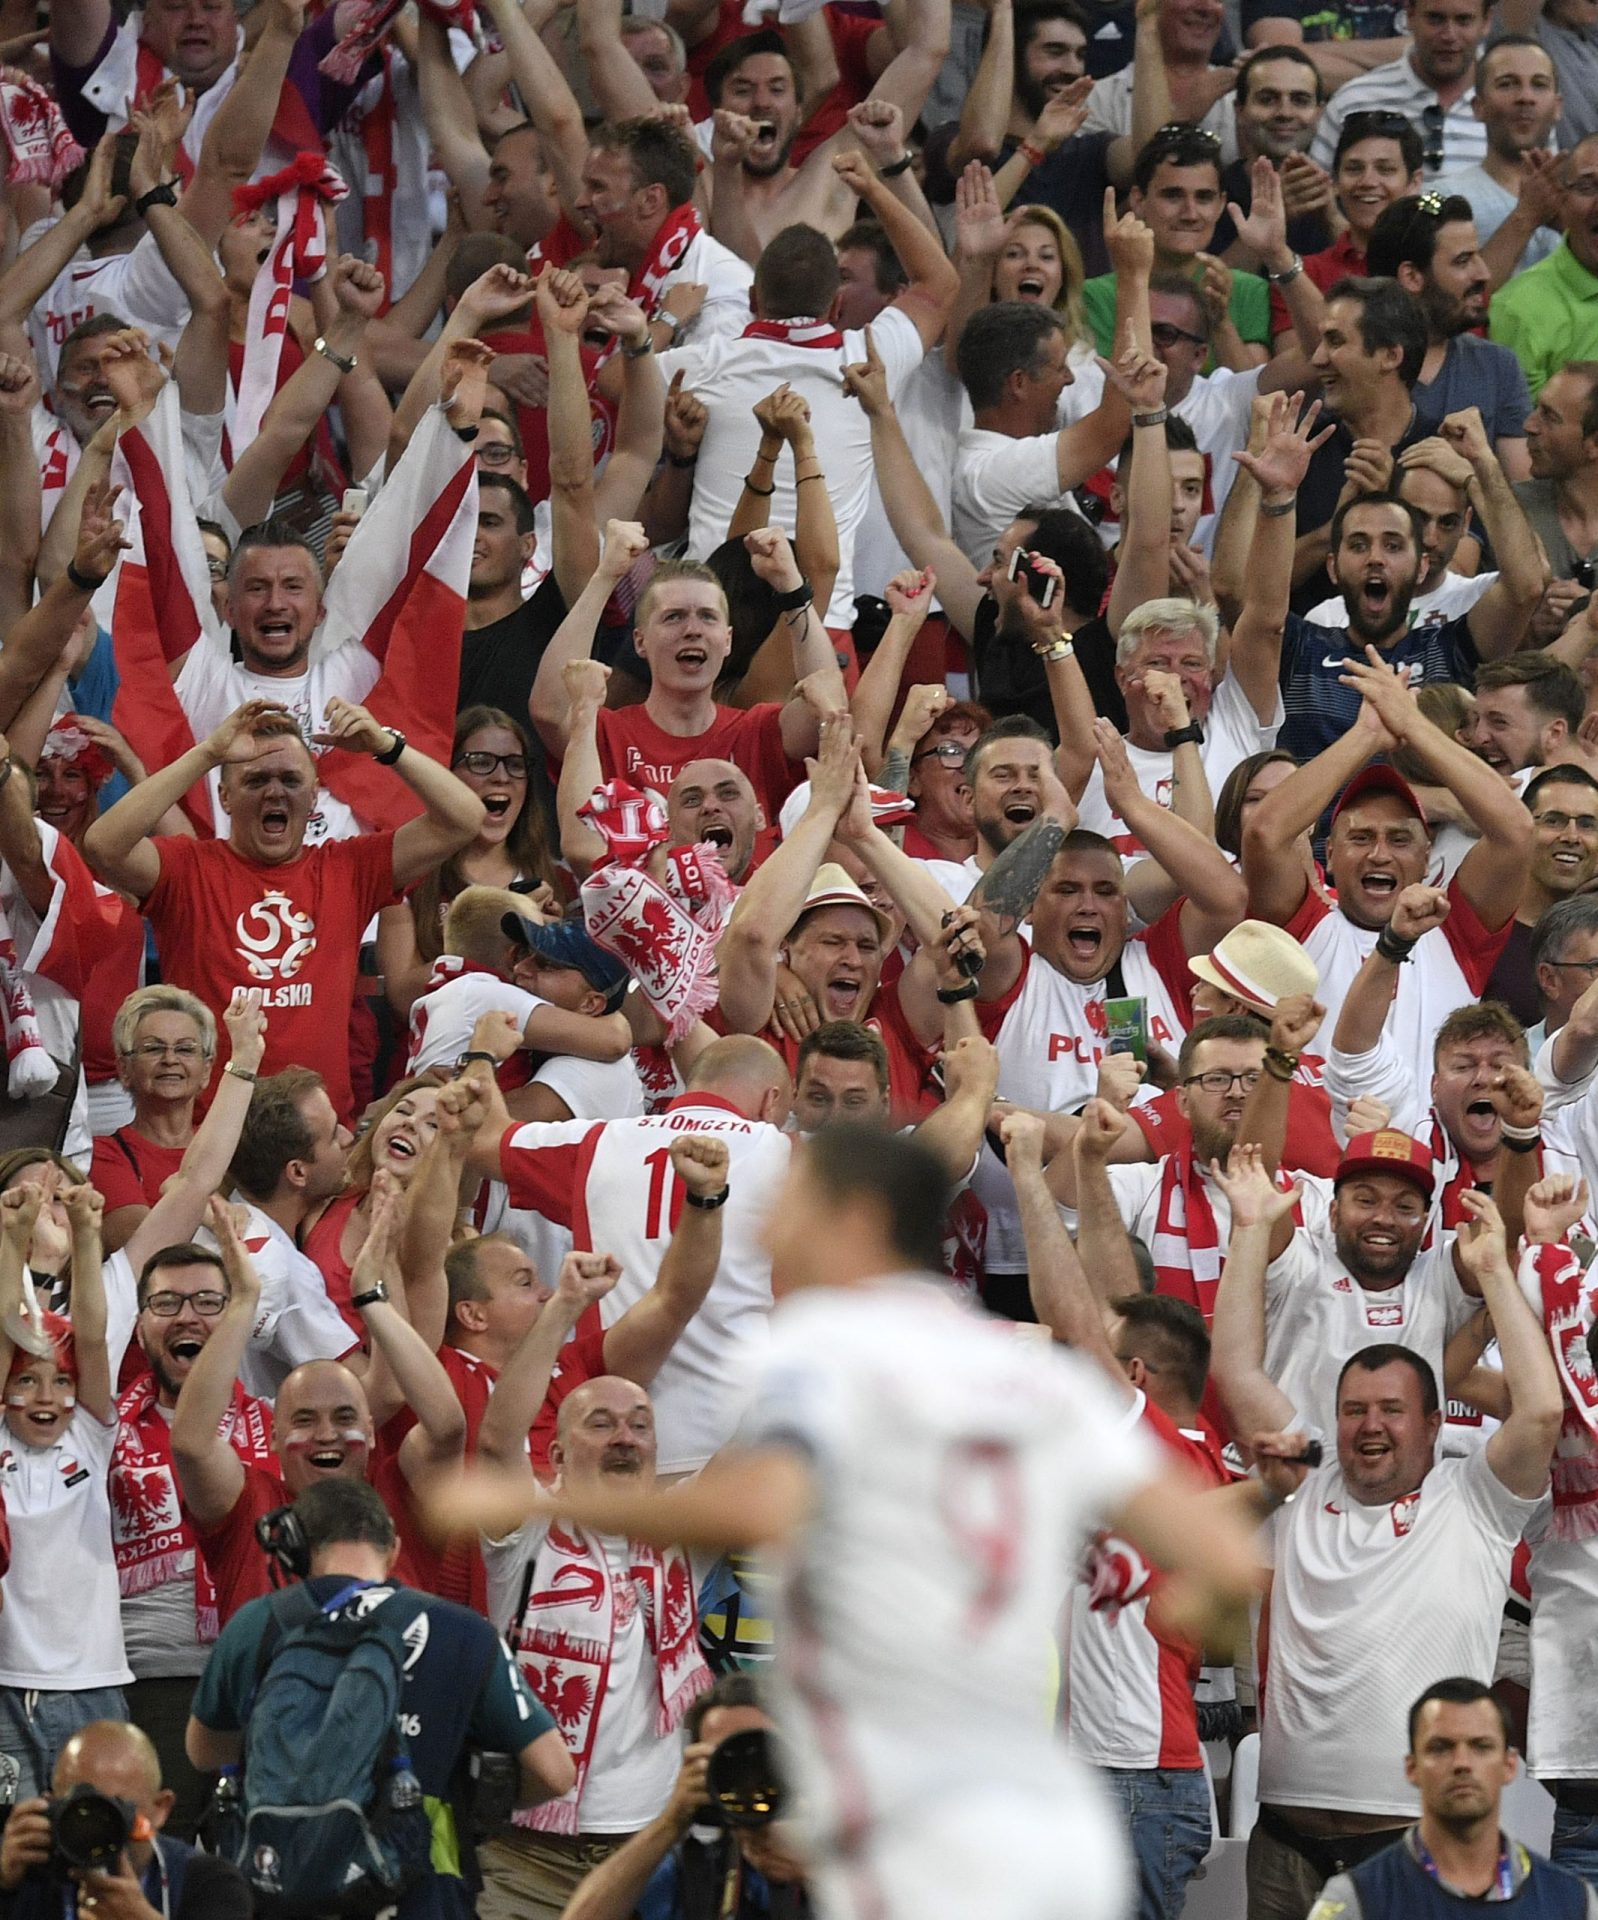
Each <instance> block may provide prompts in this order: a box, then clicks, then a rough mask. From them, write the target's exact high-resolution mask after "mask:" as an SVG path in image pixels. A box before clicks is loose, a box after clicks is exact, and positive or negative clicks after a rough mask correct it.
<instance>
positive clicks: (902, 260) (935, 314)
mask: <svg viewBox="0 0 1598 1920" xmlns="http://www.w3.org/2000/svg"><path fill="white" fill-rule="evenodd" d="M918 4H919V0H918ZM933 4H934V5H937V4H941V5H942V6H943V10H944V18H945V20H947V18H948V0H933ZM899 58H900V59H901V60H902V59H904V58H905V55H904V54H901V55H900V56H899ZM894 64H895V65H897V64H898V62H897V61H896V62H895V63H894ZM889 71H890V72H891V71H892V69H891V68H890V69H889ZM886 78H887V75H886V74H885V75H884V76H883V79H886ZM881 86H882V81H880V80H879V81H878V83H877V89H878V96H880V89H881ZM878 96H874V97H878ZM832 169H833V172H834V173H835V174H837V176H838V178H839V179H840V180H841V181H842V182H843V184H844V185H845V186H846V187H847V188H848V189H849V191H850V192H851V193H853V194H855V195H856V196H857V197H858V198H859V199H861V200H864V201H865V203H866V205H867V206H868V207H869V208H870V209H871V217H872V218H873V219H874V220H876V221H878V222H879V223H880V225H881V227H882V230H883V232H884V233H885V234H887V236H888V243H889V245H890V246H891V247H892V248H893V250H894V252H895V253H896V254H897V255H898V256H899V264H900V266H902V267H903V268H904V271H905V276H906V278H907V279H908V280H909V282H910V284H909V285H908V286H907V287H906V288H905V289H904V291H903V292H902V293H900V294H899V295H898V296H897V297H896V298H895V300H894V302H893V304H894V306H896V307H897V308H898V309H899V311H900V312H901V313H903V314H904V316H905V317H906V319H908V320H909V321H910V323H911V324H912V325H913V326H914V328H915V330H916V332H917V333H918V334H920V336H921V343H922V345H923V346H925V347H931V346H934V345H936V343H937V341H938V339H939V337H940V336H941V334H942V332H943V327H944V322H945V321H946V320H947V319H948V317H949V310H950V308H951V307H952V306H953V305H954V297H955V295H956V294H957V293H958V292H959V290H960V276H959V275H958V274H957V273H956V272H955V270H954V266H953V263H952V262H951V261H950V259H949V256H948V255H947V254H946V253H945V252H944V251H943V241H942V239H941V238H940V237H939V235H938V234H937V233H936V232H931V233H929V232H928V231H927V229H926V228H925V227H924V226H923V225H922V224H921V222H920V221H919V220H918V219H917V218H916V216H915V215H914V214H913V213H912V212H911V211H910V209H909V208H908V207H906V206H905V205H904V204H903V203H902V202H901V201H900V200H899V199H898V197H897V196H896V195H895V194H894V193H893V191H892V190H891V188H890V187H889V186H888V183H887V182H886V181H884V180H883V179H882V178H881V176H880V175H879V174H877V173H876V172H875V171H873V169H872V167H871V164H870V162H869V161H868V160H867V159H866V156H865V155H864V154H863V153H861V152H860V151H859V150H858V149H857V148H854V147H845V148H843V149H842V150H841V151H839V152H838V153H835V154H834V155H833V157H832Z"/></svg>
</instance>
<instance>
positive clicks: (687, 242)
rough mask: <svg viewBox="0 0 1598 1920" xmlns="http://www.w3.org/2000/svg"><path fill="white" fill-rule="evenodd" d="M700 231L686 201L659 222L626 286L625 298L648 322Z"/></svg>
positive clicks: (693, 213) (691, 206)
mask: <svg viewBox="0 0 1598 1920" xmlns="http://www.w3.org/2000/svg"><path fill="white" fill-rule="evenodd" d="M704 230H705V229H704V223H703V222H702V221H701V220H700V218H699V215H698V214H697V213H696V212H695V210H694V206H693V202H692V201H688V200H685V201H684V202H683V204H682V205H681V206H680V207H673V208H672V210H671V212H670V213H668V214H667V215H666V218H665V219H664V220H663V221H662V222H661V227H660V231H659V233H657V234H656V235H655V238H654V243H653V245H652V246H651V247H650V249H649V257H648V259H647V260H645V261H644V263H643V265H642V266H641V267H639V269H638V271H637V272H636V273H635V274H634V275H633V277H632V279H631V281H630V282H629V283H628V286H627V298H628V299H629V300H636V301H637V302H638V304H639V306H641V307H642V308H643V310H644V312H645V313H647V314H648V315H649V317H650V319H651V320H653V319H654V317H655V315H656V313H658V312H659V310H660V297H661V295H662V294H663V293H664V292H665V291H666V282H667V280H668V279H669V278H670V277H671V275H672V274H674V273H675V272H676V271H677V269H678V268H679V267H680V266H681V265H682V263H683V256H684V255H685V254H686V253H687V251H688V249H689V248H690V247H691V246H692V245H693V243H694V242H695V241H696V240H697V239H698V238H699V236H700V234H702V233H703V232H704Z"/></svg>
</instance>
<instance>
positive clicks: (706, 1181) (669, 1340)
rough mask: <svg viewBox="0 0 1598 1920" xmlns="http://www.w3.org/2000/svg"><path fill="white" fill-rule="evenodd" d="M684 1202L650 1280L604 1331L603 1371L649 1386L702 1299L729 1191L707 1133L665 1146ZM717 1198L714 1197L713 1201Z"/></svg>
mask: <svg viewBox="0 0 1598 1920" xmlns="http://www.w3.org/2000/svg"><path fill="white" fill-rule="evenodd" d="M666 1151H667V1155H668V1157H669V1158H670V1160H671V1166H672V1172H673V1173H674V1174H675V1175H676V1178H677V1181H678V1184H679V1185H680V1186H681V1188H682V1193H683V1206H682V1209H681V1211H680V1212H679V1213H678V1216H677V1224H676V1225H675V1226H674V1227H673V1228H672V1230H671V1239H670V1241H669V1242H668V1243H667V1246H666V1251H665V1253H664V1254H663V1255H662V1256H661V1261H660V1271H659V1273H658V1274H656V1276H655V1284H654V1285H653V1286H652V1287H651V1288H650V1289H649V1291H648V1292H647V1293H646V1294H645V1295H644V1297H643V1298H642V1299H641V1300H636V1301H634V1302H633V1304H632V1305H631V1306H630V1307H629V1308H628V1309H627V1311H626V1312H625V1313H624V1314H623V1315H622V1316H621V1318H620V1319H619V1320H618V1321H617V1322H616V1324H615V1325H614V1326H613V1327H610V1328H609V1329H607V1331H606V1334H605V1370H606V1372H607V1373H619V1374H621V1376H622V1377H623V1378H624V1379H627V1380H635V1381H636V1382H637V1383H638V1385H639V1386H641V1387H647V1386H648V1385H649V1383H650V1381H651V1380H653V1379H654V1377H655V1375H656V1374H657V1373H659V1371H660V1369H661V1368H662V1367H663V1366H664V1365H665V1364H666V1359H667V1356H668V1355H669V1354H670V1352H671V1350H672V1348H673V1347H674V1346H675V1345H676V1344H677V1342H678V1341H679V1340H680V1339H681V1338H682V1336H683V1333H684V1331H685V1330H686V1328H687V1326H688V1322H689V1321H690V1320H692V1319H693V1317H694V1315H695V1314H696V1313H697V1312H698V1311H699V1309H700V1308H701V1307H702V1306H703V1305H704V1304H705V1300H706V1297H707V1296H708V1294H709V1292H710V1289H711V1287H712V1286H713V1285H714V1284H715V1280H716V1269H717V1268H718V1267H719V1265H720V1264H721V1234H722V1226H721V1220H722V1208H723V1206H724V1205H725V1203H726V1200H727V1197H728V1194H729V1192H730V1189H729V1187H728V1184H727V1169H728V1166H729V1165H730V1164H731V1162H730V1158H729V1155H728V1152H727V1143H726V1141H725V1140H722V1139H719V1138H718V1137H717V1136H716V1135H715V1134H710V1133H680V1134H676V1135H674V1136H673V1137H672V1140H671V1143H670V1145H669V1146H668V1147H667V1150H666ZM718 1195H719V1196H720V1197H719V1198H718Z"/></svg>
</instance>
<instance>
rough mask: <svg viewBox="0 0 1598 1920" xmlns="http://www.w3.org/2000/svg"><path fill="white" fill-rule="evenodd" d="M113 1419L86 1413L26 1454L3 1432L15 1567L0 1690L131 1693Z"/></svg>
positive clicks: (1, 1482) (3, 1624)
mask: <svg viewBox="0 0 1598 1920" xmlns="http://www.w3.org/2000/svg"><path fill="white" fill-rule="evenodd" d="M116 1437H117V1422H116V1416H115V1414H113V1415H112V1418H111V1423H110V1425H109V1426H102V1425H101V1423H100V1422H99V1421H98V1420H96V1419H95V1418H94V1417H93V1416H92V1415H91V1414H90V1413H89V1412H88V1411H87V1410H86V1409H85V1408H83V1407H79V1408H78V1409H77V1411H76V1412H75V1413H74V1414H73V1416H72V1419H71V1421H70V1422H69V1423H68V1425H67V1426H66V1428H65V1430H64V1431H63V1433H62V1436H61V1438H60V1439H59V1440H56V1441H54V1442H53V1443H52V1444H51V1445H49V1446H47V1447H29V1446H25V1445H24V1444H23V1443H22V1442H21V1441H20V1440H18V1439H17V1438H16V1437H15V1436H14V1435H13V1434H12V1433H11V1431H10V1429H9V1428H8V1429H7V1430H6V1431H5V1432H4V1434H0V1492H3V1494H4V1498H5V1513H6V1521H7V1524H8V1525H9V1526H10V1529H11V1567H10V1571H9V1572H8V1573H7V1574H6V1576H5V1580H4V1583H3V1589H0V1590H3V1592H4V1596H5V1606H4V1607H3V1608H0V1686H5V1687H19V1688H24V1689H30V1688H37V1689H38V1690H39V1691H41V1692H45V1693H75V1692H79V1691H81V1690H84V1689H87V1688H89V1687H120V1686H125V1685H126V1684H127V1682H128V1681H129V1680H131V1679H132V1678H133V1675H132V1673H131V1671H130V1670H129V1667H128V1662H127V1655H126V1653H125V1652H124V1650H123V1645H122V1607H121V1596H120V1594H119V1592H118V1587H117V1567H116V1556H115V1554H114V1552H113V1550H112V1546H111V1490H110V1481H109V1474H110V1469H111V1450H112V1448H113V1447H114V1446H115V1445H116Z"/></svg>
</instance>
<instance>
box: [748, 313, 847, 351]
mask: <svg viewBox="0 0 1598 1920" xmlns="http://www.w3.org/2000/svg"><path fill="white" fill-rule="evenodd" d="M743 337H744V339H745V340H783V341H786V342H787V344H788V345H789V346H790V347H841V346H842V345H843V335H842V334H841V333H840V332H839V331H838V329H837V328H836V327H835V326H834V325H833V324H832V322H831V321H830V320H815V319H812V318H811V316H810V315H809V314H795V315H794V317H793V318H792V319H791V320H751V321H750V323H749V325H748V326H747V327H745V328H744V330H743Z"/></svg>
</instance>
